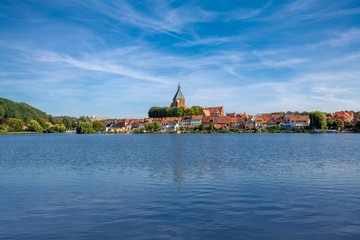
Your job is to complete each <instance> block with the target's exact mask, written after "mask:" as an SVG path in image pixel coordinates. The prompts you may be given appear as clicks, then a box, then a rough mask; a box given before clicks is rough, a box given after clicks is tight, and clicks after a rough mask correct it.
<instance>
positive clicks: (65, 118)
mask: <svg viewBox="0 0 360 240" xmlns="http://www.w3.org/2000/svg"><path fill="white" fill-rule="evenodd" d="M62 123H63V124H64V125H65V127H66V129H70V128H72V123H71V120H70V118H69V117H64V119H63V121H62Z"/></svg>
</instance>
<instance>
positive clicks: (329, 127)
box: [326, 119, 334, 129]
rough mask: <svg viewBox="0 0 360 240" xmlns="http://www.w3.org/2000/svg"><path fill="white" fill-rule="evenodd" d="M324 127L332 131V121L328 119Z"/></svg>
mask: <svg viewBox="0 0 360 240" xmlns="http://www.w3.org/2000/svg"><path fill="white" fill-rule="evenodd" d="M326 126H327V128H328V129H333V128H334V120H332V119H328V120H327V121H326Z"/></svg>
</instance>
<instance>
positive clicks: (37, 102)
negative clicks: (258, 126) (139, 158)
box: [0, 0, 360, 118]
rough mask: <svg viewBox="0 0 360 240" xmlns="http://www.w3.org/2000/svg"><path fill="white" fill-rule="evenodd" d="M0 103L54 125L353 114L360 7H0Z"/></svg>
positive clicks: (312, 3) (309, 2) (359, 84)
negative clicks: (170, 113) (158, 111)
mask: <svg viewBox="0 0 360 240" xmlns="http://www.w3.org/2000/svg"><path fill="white" fill-rule="evenodd" d="M0 15H1V16H2V17H1V18H0V43H1V44H0V59H1V61H0V97H4V98H7V99H11V100H13V101H16V102H26V103H28V104H30V105H32V106H35V107H37V108H39V109H41V110H43V111H45V112H47V113H48V114H51V115H53V116H61V115H66V116H75V117H79V116H81V115H86V116H92V115H100V116H109V117H111V118H124V117H130V118H144V117H147V113H148V110H149V108H150V107H152V106H168V104H169V99H171V98H172V97H173V93H174V91H175V90H176V86H177V85H178V83H179V81H180V82H181V86H182V90H183V93H184V96H185V97H186V105H187V106H189V107H191V106H194V105H198V106H202V107H205V106H221V105H223V106H224V108H225V111H226V112H237V113H240V112H241V113H244V112H246V113H248V114H252V115H255V114H257V113H266V112H279V111H281V112H287V111H300V112H302V111H314V110H319V111H323V112H336V111H344V110H349V111H350V110H353V111H359V110H360V96H359V94H358V93H359V92H360V81H359V77H358V76H360V72H359V69H358V62H359V60H360V26H359V22H360V3H359V2H358V1H351V0H348V1H341V2H336V3H334V2H330V3H329V2H328V1H325V0H305V1H304V0H303V1H299V0H298V1H276V2H273V1H266V2H265V1H264V2H262V1H259V2H254V1H251V2H242V3H236V2H235V3H234V2H231V1H222V2H211V3H210V2H208V1H196V2H190V3H178V2H170V3H169V2H166V1H160V0H159V1H143V2H141V3H136V2H133V1H121V2H117V1H108V2H103V1H98V0H94V1H91V2H84V1H78V0H74V1H67V2H48V1H45V2H36V1H30V0H29V1H17V0H14V1H7V0H5V1H2V3H0Z"/></svg>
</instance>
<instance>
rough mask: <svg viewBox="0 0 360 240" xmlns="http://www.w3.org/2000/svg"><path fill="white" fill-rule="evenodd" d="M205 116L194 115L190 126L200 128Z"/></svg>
mask: <svg viewBox="0 0 360 240" xmlns="http://www.w3.org/2000/svg"><path fill="white" fill-rule="evenodd" d="M202 118H203V116H201V115H192V116H191V119H190V126H193V127H199V126H200V125H201V121H202Z"/></svg>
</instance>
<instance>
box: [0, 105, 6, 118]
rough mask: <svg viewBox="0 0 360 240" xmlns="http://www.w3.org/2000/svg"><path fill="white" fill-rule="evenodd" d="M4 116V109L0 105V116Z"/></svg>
mask: <svg viewBox="0 0 360 240" xmlns="http://www.w3.org/2000/svg"><path fill="white" fill-rule="evenodd" d="M4 116H5V109H4V107H3V106H1V105H0V118H2V117H4Z"/></svg>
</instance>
